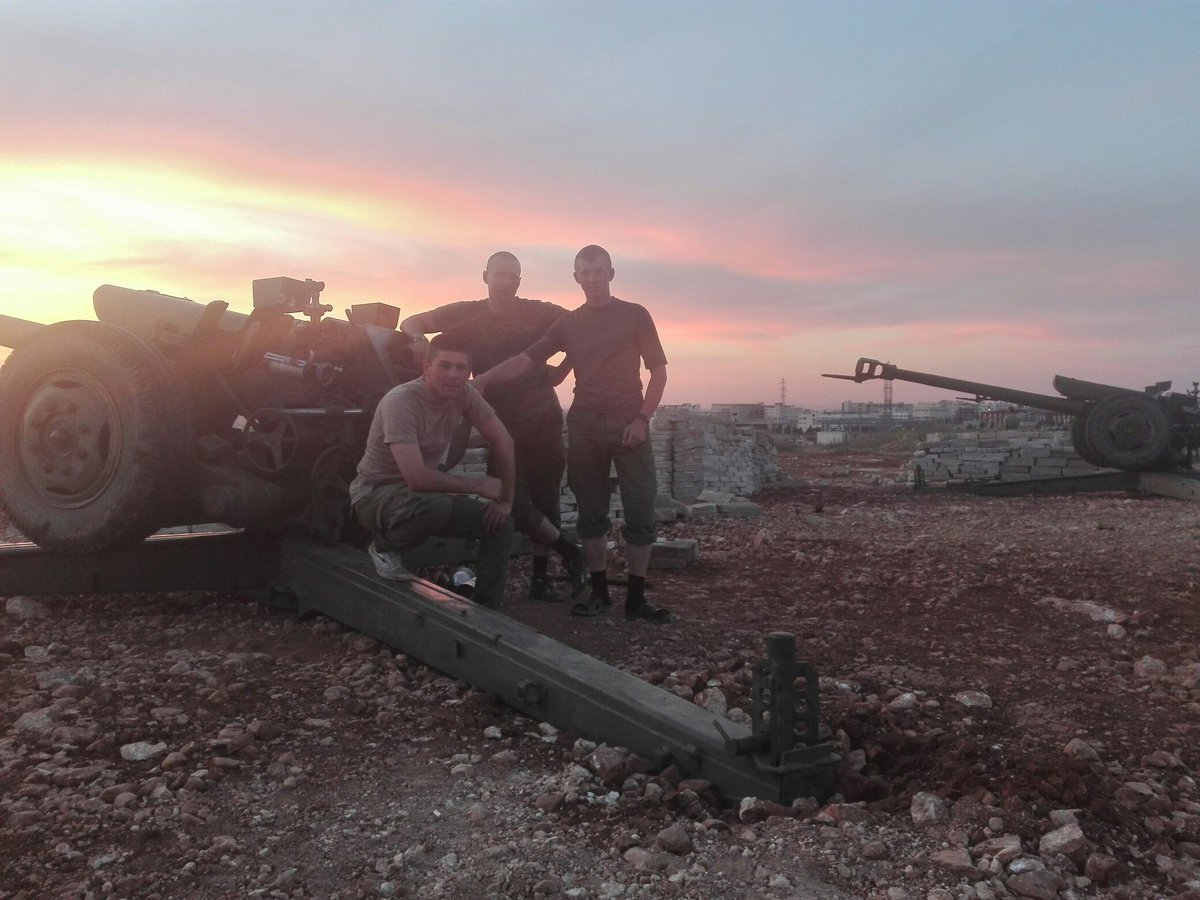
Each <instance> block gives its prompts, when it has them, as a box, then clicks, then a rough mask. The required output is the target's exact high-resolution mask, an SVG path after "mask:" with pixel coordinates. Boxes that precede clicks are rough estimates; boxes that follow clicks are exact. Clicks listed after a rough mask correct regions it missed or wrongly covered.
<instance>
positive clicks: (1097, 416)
mask: <svg viewBox="0 0 1200 900" xmlns="http://www.w3.org/2000/svg"><path fill="white" fill-rule="evenodd" d="M824 377H825V378H841V379H844V380H847V381H854V382H857V383H859V384H861V383H862V382H864V381H871V380H874V379H884V380H887V381H893V380H898V381H910V382H912V383H914V384H924V385H928V386H930V387H936V388H945V389H946V390H951V391H963V392H965V393H967V394H970V395H972V396H970V397H969V398H968V399H971V400H974V401H976V402H980V401H983V400H1000V401H1003V402H1007V403H1015V404H1018V405H1020V406H1029V407H1032V408H1033V409H1042V410H1046V411H1047V412H1056V413H1062V414H1066V415H1069V416H1072V417H1073V420H1072V425H1071V443H1072V445H1073V446H1074V447H1075V451H1076V452H1077V453H1078V454H1079V455H1080V456H1081V457H1082V458H1083V459H1085V460H1087V461H1088V462H1090V463H1092V465H1096V466H1109V467H1112V468H1114V469H1126V470H1130V471H1144V470H1148V469H1161V468H1172V467H1179V466H1183V467H1186V468H1191V466H1192V461H1193V459H1194V457H1195V453H1196V449H1197V446H1200V407H1198V406H1197V394H1196V392H1195V391H1193V392H1191V393H1187V394H1179V393H1171V392H1170V390H1171V382H1169V381H1160V382H1158V383H1157V384H1154V385H1151V386H1150V387H1147V388H1146V389H1145V390H1142V391H1137V390H1133V389H1132V388H1123V387H1116V386H1114V385H1110V384H1098V383H1096V382H1093V381H1081V380H1079V379H1077V378H1067V377H1064V376H1062V375H1055V376H1054V389H1055V390H1056V391H1058V392H1059V396H1054V395H1052V394H1037V393H1032V392H1030V391H1022V390H1017V389H1016V388H1006V387H1000V386H998V385H994V384H982V383H980V382H977V381H964V380H962V379H959V378H947V377H945V376H943V375H931V374H928V373H926V372H913V371H909V370H908V369H901V368H900V367H898V366H896V365H893V364H892V363H885V362H880V361H879V360H877V359H869V358H867V357H861V358H860V359H859V360H858V363H857V364H856V365H855V367H854V374H853V375H829V374H826V375H825V376H824Z"/></svg>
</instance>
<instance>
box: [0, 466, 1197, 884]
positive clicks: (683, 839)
mask: <svg viewBox="0 0 1200 900" xmlns="http://www.w3.org/2000/svg"><path fill="white" fill-rule="evenodd" d="M904 459H905V457H904V456H903V455H901V454H889V453H886V452H881V453H878V454H875V455H864V454H863V453H862V452H858V453H852V452H820V453H807V454H799V455H794V456H788V457H785V458H784V459H782V460H781V462H782V465H783V466H784V467H785V469H786V470H787V472H788V474H790V475H791V476H792V477H793V478H795V479H796V480H797V482H796V485H795V486H792V487H787V488H782V489H778V490H774V491H771V492H769V493H766V494H764V495H762V496H761V497H759V498H757V499H758V500H759V501H760V503H761V505H762V508H763V512H764V515H763V516H762V517H759V518H754V519H749V518H747V519H721V520H693V521H689V522H680V523H678V524H675V525H672V526H668V527H666V528H665V529H664V531H665V533H666V534H668V535H669V536H672V537H695V538H697V539H698V540H699V541H700V547H701V557H700V562H699V563H698V564H697V565H695V566H693V567H690V568H688V569H684V570H673V571H662V572H658V571H656V572H654V573H652V580H653V582H654V585H653V588H654V590H653V596H654V599H655V600H656V601H657V602H659V603H661V604H664V605H669V606H671V607H672V608H673V609H674V610H675V611H676V613H677V614H678V620H677V622H676V623H675V624H673V625H668V626H651V625H646V624H641V623H639V624H630V623H626V622H625V621H624V620H623V619H622V618H620V617H619V616H618V617H616V618H615V619H609V620H603V621H596V622H593V621H579V620H572V619H570V618H569V617H568V616H567V615H566V610H565V609H563V608H562V607H559V606H549V605H545V604H533V603H529V602H525V601H522V600H520V599H519V598H520V596H522V594H523V588H524V584H523V583H522V579H521V578H520V577H514V579H513V583H512V585H511V588H510V596H509V611H510V612H511V614H512V615H514V616H515V617H517V618H519V619H521V620H523V621H525V622H527V623H529V624H531V625H533V626H534V627H536V628H538V629H540V630H542V631H544V632H546V633H548V634H550V635H552V636H554V637H556V638H558V639H560V640H563V641H565V642H567V643H569V644H572V645H573V646H576V647H578V648H580V649H582V650H585V651H587V652H589V653H592V654H595V655H597V656H599V657H601V658H603V659H606V660H608V661H609V662H611V663H613V664H615V665H617V666H619V667H621V668H623V669H626V670H628V671H631V672H633V673H635V674H637V675H639V676H641V677H644V678H646V679H648V680H650V681H652V682H655V683H660V684H662V685H663V686H664V687H665V688H667V689H669V690H671V691H673V692H674V693H678V694H682V695H685V696H688V697H695V699H696V702H698V703H701V704H703V705H707V706H709V707H710V708H712V709H714V710H715V711H719V710H720V708H721V706H722V705H725V706H727V707H729V708H730V709H731V710H737V709H739V708H742V707H745V706H747V705H748V685H749V682H750V667H749V666H748V665H747V663H748V662H753V661H754V660H757V659H758V658H760V657H761V656H762V655H763V638H764V636H765V634H766V633H767V632H769V631H772V630H778V629H784V630H790V631H793V632H794V633H795V634H796V635H797V638H798V643H799V647H800V654H801V656H802V658H805V659H807V660H808V661H810V662H811V663H813V664H814V665H815V666H816V667H817V670H818V671H819V672H820V673H821V675H822V679H821V700H822V704H823V708H822V718H823V720H824V722H825V723H826V724H827V726H828V728H829V733H830V736H831V738H832V740H834V741H835V742H836V743H837V744H838V746H839V749H840V751H841V752H842V754H843V757H844V760H845V764H844V768H843V772H842V777H841V781H840V794H839V795H838V796H836V797H834V798H833V800H832V801H831V802H830V803H829V804H827V805H825V806H822V807H820V808H818V807H817V805H816V804H814V803H810V802H805V801H799V802H798V803H797V804H796V805H795V806H794V807H792V808H782V807H772V806H771V805H769V804H762V803H759V804H753V803H743V804H741V805H738V806H734V807H727V806H723V805H721V804H720V803H719V802H718V801H717V799H716V798H715V796H714V795H713V794H712V792H711V791H710V790H708V789H707V787H706V785H704V784H703V783H695V782H689V781H681V780H680V775H679V773H678V772H677V771H674V770H668V771H666V772H662V773H655V772H651V773H646V774H638V773H637V771H636V770H637V768H638V766H636V765H633V764H632V761H629V760H624V759H623V758H622V756H621V754H619V753H618V752H616V751H614V750H612V749H611V748H596V747H594V745H591V744H589V743H588V742H587V741H586V740H585V739H584V738H583V737H582V736H580V735H574V734H560V733H557V732H556V731H555V730H554V729H553V728H550V727H549V726H546V725H543V724H540V723H537V722H533V721H530V720H527V719H524V718H522V717H520V716H518V715H516V714H515V713H513V712H512V711H511V710H509V709H507V708H505V707H502V706H499V705H497V704H496V703H494V702H493V701H491V700H490V699H488V698H487V697H486V696H485V695H484V694H482V693H479V692H477V691H475V690H473V689H471V688H469V687H467V686H466V685H464V684H462V683H459V682H455V681H453V680H451V679H448V678H446V677H443V676H441V675H439V674H438V673H437V672H434V671H431V670H429V669H428V668H426V667H425V666H423V665H421V664H420V663H419V662H417V661H415V660H412V659H408V658H405V657H403V656H400V655H397V654H395V653H394V652H392V651H391V650H389V649H387V648H385V647H383V646H381V645H379V644H377V643H376V642H374V641H373V640H371V639H368V638H365V637H363V636H360V635H356V634H354V633H352V632H348V631H347V630H346V629H344V628H343V627H341V626H340V625H338V624H337V623H335V622H332V621H329V620H326V619H320V618H318V619H313V620H306V621H296V620H295V619H294V618H293V617H292V616H291V615H290V614H289V613H287V612H286V611H281V610H276V609H270V608H266V607H261V606H258V605H256V604H254V603H253V602H251V601H249V600H247V599H244V598H239V597H237V596H228V595H213V594H173V595H168V596H150V595H147V596H123V597H44V598H7V599H6V600H5V615H4V616H3V618H2V620H0V704H2V709H0V850H2V856H0V859H2V862H0V898H35V897H37V898H42V897H110V896H111V897H163V898H168V897H195V898H226V897H228V898H235V897H237V898H240V897H331V898H332V897H339V898H349V897H377V896H414V897H415V896H422V897H487V896H493V897H534V896H558V895H563V896H568V897H583V898H619V897H620V898H628V897H658V896H673V897H692V898H718V897H720V898H724V897H812V898H845V897H862V898H888V900H904V898H912V900H916V898H930V900H941V898H990V897H1008V896H1017V897H1033V898H1055V897H1060V898H1070V897H1129V898H1132V897H1164V896H1196V897H1200V789H1198V788H1197V784H1196V781H1195V780H1194V776H1195V772H1194V767H1195V766H1196V765H1197V763H1198V762H1200V759H1198V757H1197V727H1198V725H1197V722H1198V719H1197V712H1198V711H1200V653H1198V651H1197V641H1196V638H1197V634H1198V633H1200V612H1198V605H1200V591H1198V589H1197V584H1198V582H1200V560H1198V558H1197V552H1196V551H1197V540H1198V538H1200V520H1198V517H1197V511H1198V510H1197V507H1196V506H1195V505H1194V504H1189V503H1186V502H1182V501H1176V500H1167V499H1159V498H1144V497H1137V496H1131V495H1125V494H1092V495H1074V496H1060V497H1030V498H1010V499H992V498H980V497H974V496H967V495H959V494H947V493H940V492H933V491H931V492H927V493H914V492H912V491H911V490H910V489H908V488H905V487H902V486H900V485H899V484H898V483H897V481H896V476H897V474H898V473H899V471H900V469H901V467H902V465H903V463H904ZM614 565H615V564H614ZM525 567H526V565H525V564H524V563H519V564H518V565H517V566H516V569H518V570H520V571H522V572H523V571H524V569H525ZM614 571H615V570H614ZM618 603H619V597H618ZM730 715H731V716H733V717H737V716H738V715H739V713H738V712H736V711H733V712H730ZM1189 892H1190V893H1189Z"/></svg>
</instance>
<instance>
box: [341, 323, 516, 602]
mask: <svg viewBox="0 0 1200 900" xmlns="http://www.w3.org/2000/svg"><path fill="white" fill-rule="evenodd" d="M422 372H423V374H422V375H421V377H420V378H416V379H413V380H412V381H409V382H406V383H404V384H401V385H397V386H396V387H394V388H392V389H391V390H390V391H388V392H387V393H386V394H384V396H383V399H381V400H380V401H379V406H378V407H376V409H375V417H374V418H373V419H372V420H371V430H370V433H369V434H368V436H367V444H366V449H365V451H364V452H363V457H362V461H361V462H360V463H359V464H358V476H357V477H356V478H355V479H354V481H352V482H351V483H350V501H351V503H352V504H353V505H354V514H355V516H356V517H357V519H358V521H359V523H360V524H361V525H362V526H363V527H364V528H366V529H367V530H368V531H370V532H371V538H372V539H371V545H370V547H369V548H368V552H369V553H370V556H371V559H372V560H373V561H374V563H375V571H377V572H378V573H379V575H380V576H381V577H383V578H388V579H391V580H393V581H407V580H409V579H410V578H412V576H411V575H410V574H409V572H408V570H407V569H405V567H404V563H403V561H402V560H401V558H400V552H399V551H400V550H403V549H407V548H410V547H415V546H417V545H419V544H421V543H423V542H424V541H425V540H426V539H428V538H430V537H464V538H474V539H479V541H480V545H479V561H478V570H477V573H476V578H475V592H474V594H473V595H472V599H473V600H474V601H475V602H476V603H479V604H481V605H483V606H490V607H492V608H494V609H499V608H500V606H501V605H502V603H503V601H504V586H505V581H506V580H507V576H508V559H509V554H510V552H511V550H512V536H513V523H512V517H511V513H512V500H513V487H514V482H515V475H514V466H513V444H512V438H510V437H509V434H508V432H507V431H506V430H505V428H504V425H503V424H502V423H501V422H500V419H499V418H497V417H496V414H495V411H494V410H493V409H492V407H491V406H489V405H488V403H487V401H485V400H484V399H483V397H482V396H481V395H480V393H479V392H478V391H477V390H476V389H475V388H474V387H473V386H472V385H471V384H469V383H468V380H469V378H470V375H471V357H470V354H469V353H468V351H467V344H466V342H465V341H463V340H461V339H458V338H457V337H456V336H454V335H450V334H440V335H438V336H437V337H436V338H434V340H433V341H432V342H431V343H430V345H429V352H428V354H427V355H426V358H425V362H424V365H423V367H422ZM464 418H465V419H466V420H467V421H468V422H470V423H471V424H472V425H473V426H474V427H475V428H476V429H478V431H479V433H480V434H481V435H483V438H484V440H486V441H487V442H488V447H489V456H490V457H491V459H492V461H493V463H494V465H493V471H494V472H495V473H496V474H495V475H481V476H478V477H465V476H460V475H451V474H449V473H446V472H442V471H441V470H439V469H438V463H439V462H440V461H441V459H442V456H443V454H444V453H445V451H446V447H447V445H448V444H449V443H450V438H451V436H452V435H453V433H454V430H455V428H456V427H457V426H458V424H459V422H460V421H461V420H463V419H464ZM465 494H475V495H477V496H479V497H482V498H484V499H483V500H477V499H474V498H472V497H466V496H463V495H465Z"/></svg>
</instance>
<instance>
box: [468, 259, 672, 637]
mask: <svg viewBox="0 0 1200 900" xmlns="http://www.w3.org/2000/svg"><path fill="white" fill-rule="evenodd" d="M614 275H615V270H614V269H613V265H612V259H611V257H610V256H609V255H608V251H607V250H605V249H604V248H603V247H597V246H596V245H595V244H591V245H589V246H587V247H584V248H583V249H582V250H580V251H579V253H578V254H577V255H576V257H575V281H576V282H577V283H578V284H579V286H580V288H582V290H583V295H584V297H585V298H586V300H585V302H584V304H583V305H582V306H580V307H579V308H578V309H575V310H572V311H571V312H569V313H567V314H566V315H564V316H561V317H559V318H558V320H557V321H555V322H554V324H553V325H551V326H550V327H549V328H548V329H547V330H546V333H545V335H544V336H543V337H542V339H541V340H539V341H538V342H537V343H535V344H533V345H532V346H530V347H529V348H527V349H526V350H525V352H524V353H519V354H517V355H516V356H513V357H512V358H510V359H508V360H506V361H505V362H503V363H501V364H500V365H499V366H497V367H496V368H494V369H492V370H490V371H485V372H484V374H483V375H481V376H478V377H476V379H475V384H476V385H477V386H482V387H484V388H485V389H488V390H490V389H491V388H492V386H493V385H497V384H504V383H507V382H509V381H511V380H513V379H520V378H524V377H525V376H526V375H527V373H529V372H533V371H537V369H538V368H539V367H543V364H544V363H545V361H546V360H547V359H549V358H550V357H551V356H552V355H553V354H554V353H556V352H557V351H559V350H563V351H565V352H566V354H567V359H569V360H570V362H571V365H572V366H573V367H574V369H575V399H574V401H573V402H572V403H571V410H570V412H569V413H568V414H567V442H568V445H569V446H568V451H567V453H568V456H567V480H568V482H569V483H570V485H571V490H572V491H574V493H575V499H576V501H577V502H578V504H579V536H580V537H581V538H582V539H583V549H584V553H585V554H586V555H587V562H588V569H589V570H590V572H591V575H590V578H591V586H592V590H591V593H590V594H589V595H588V597H587V599H586V600H585V601H584V602H582V603H577V604H575V606H573V607H572V609H571V612H572V614H574V615H578V616H596V615H600V614H602V613H605V612H607V611H608V610H609V609H611V608H612V600H611V599H610V598H609V594H608V575H607V568H606V555H607V554H606V549H607V548H606V541H607V537H608V529H609V527H610V524H611V523H610V522H609V519H608V510H609V494H610V487H609V467H610V466H612V465H614V464H615V465H616V469H617V480H618V483H619V484H620V489H621V501H622V504H623V505H624V507H625V525H624V527H623V529H622V533H623V535H624V537H625V555H626V560H627V562H628V564H629V591H628V593H627V594H626V597H625V617H626V618H628V619H645V620H647V621H650V622H659V623H661V622H669V621H670V620H671V614H670V613H669V612H668V611H667V610H665V609H661V608H659V607H657V606H654V605H652V604H650V603H648V602H646V594H645V590H646V569H647V568H648V567H649V564H650V552H651V550H652V548H653V545H654V541H655V538H656V537H657V535H656V532H655V526H654V497H655V495H656V493H657V479H656V477H655V471H654V453H653V450H652V449H651V446H650V442H649V441H648V440H647V439H646V438H647V430H648V429H649V426H650V417H651V416H653V415H654V411H655V410H656V409H657V408H658V404H659V403H660V402H661V401H662V396H663V390H664V389H665V388H666V386H667V357H666V355H665V354H664V353H663V348H662V343H661V342H660V341H659V339H658V331H657V329H656V328H655V327H654V319H653V318H651V316H650V313H649V312H648V311H647V310H646V308H645V307H644V306H640V305H638V304H637V303H629V302H627V301H625V300H620V299H618V298H617V297H614V296H613V295H612V292H611V285H612V280H613V276H614ZM643 362H644V363H645V365H646V368H647V369H648V370H649V373H650V379H649V381H648V382H647V384H646V393H645V396H643V395H642V380H641V366H642V363H643Z"/></svg>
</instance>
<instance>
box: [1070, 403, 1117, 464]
mask: <svg viewBox="0 0 1200 900" xmlns="http://www.w3.org/2000/svg"><path fill="white" fill-rule="evenodd" d="M1087 421H1088V417H1087V416H1075V418H1073V419H1072V420H1071V446H1072V447H1074V448H1075V452H1076V453H1078V454H1079V458H1080V459H1082V460H1083V461H1084V462H1086V463H1090V464H1091V465H1093V466H1099V467H1100V468H1102V469H1103V468H1105V467H1106V466H1107V465H1108V463H1106V462H1104V461H1102V460H1101V459H1100V457H1099V456H1097V455H1096V454H1095V453H1093V452H1092V447H1091V445H1090V444H1089V443H1088V441H1087Z"/></svg>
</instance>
